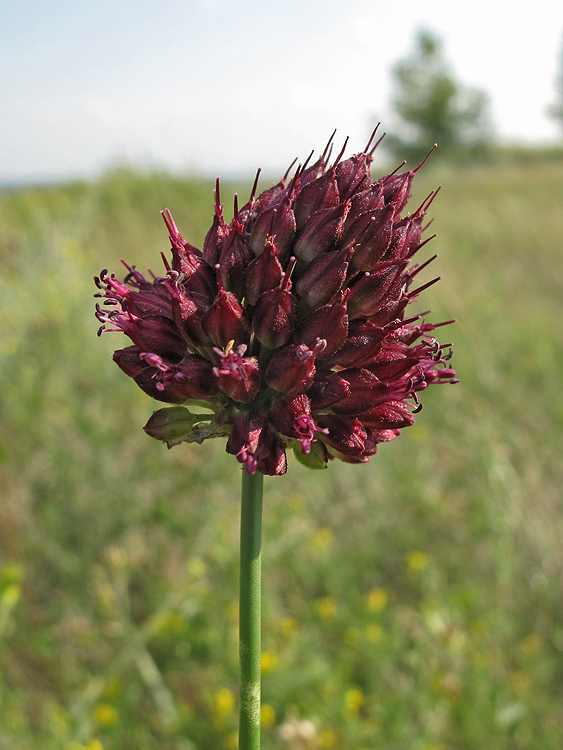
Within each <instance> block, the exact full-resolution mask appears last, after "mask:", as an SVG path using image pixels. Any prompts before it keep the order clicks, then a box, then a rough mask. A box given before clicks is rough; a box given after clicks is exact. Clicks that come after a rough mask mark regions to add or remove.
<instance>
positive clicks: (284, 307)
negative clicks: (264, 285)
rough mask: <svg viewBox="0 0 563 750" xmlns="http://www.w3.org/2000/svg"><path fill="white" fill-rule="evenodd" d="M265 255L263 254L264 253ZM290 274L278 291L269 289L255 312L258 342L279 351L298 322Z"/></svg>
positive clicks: (262, 296)
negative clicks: (289, 286) (291, 290)
mask: <svg viewBox="0 0 563 750" xmlns="http://www.w3.org/2000/svg"><path fill="white" fill-rule="evenodd" d="M262 254H263V253H262ZM289 273H290V271H288V272H286V273H285V274H284V276H283V278H282V283H281V284H280V286H279V287H277V288H276V289H269V290H268V291H267V292H264V293H263V294H261V295H260V297H259V298H258V302H257V303H256V309H255V311H254V316H253V323H254V333H255V335H256V338H257V339H258V341H259V342H260V343H261V344H263V345H264V346H265V347H267V348H268V349H277V348H278V347H280V346H284V344H287V342H288V341H289V339H290V338H291V336H292V334H293V329H294V328H295V323H296V321H297V304H298V303H297V299H296V297H295V296H294V295H293V294H292V293H291V292H290V291H289V289H288V284H290V283H291V282H290V281H289Z"/></svg>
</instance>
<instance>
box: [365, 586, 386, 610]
mask: <svg viewBox="0 0 563 750" xmlns="http://www.w3.org/2000/svg"><path fill="white" fill-rule="evenodd" d="M366 600H367V606H368V609H370V610H371V611H372V612H379V611H380V610H382V609H383V607H385V605H386V604H387V602H388V601H389V597H388V595H387V591H386V590H385V589H381V588H377V589H372V590H371V591H368V593H367V595H366Z"/></svg>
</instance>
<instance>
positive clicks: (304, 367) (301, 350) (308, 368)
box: [265, 339, 325, 393]
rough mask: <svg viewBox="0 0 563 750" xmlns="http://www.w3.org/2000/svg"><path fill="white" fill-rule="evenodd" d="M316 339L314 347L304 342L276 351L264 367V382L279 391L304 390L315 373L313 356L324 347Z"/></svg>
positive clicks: (320, 341) (293, 391) (295, 391)
mask: <svg viewBox="0 0 563 750" xmlns="http://www.w3.org/2000/svg"><path fill="white" fill-rule="evenodd" d="M324 344H325V342H324V341H323V340H320V339H318V340H317V343H316V345H315V348H314V349H309V347H308V346H305V345H304V344H297V345H295V344H294V345H292V346H286V347H284V348H283V349H280V350H279V351H276V352H275V354H274V356H273V357H272V359H271V360H270V362H269V364H268V367H267V369H266V376H265V379H266V383H267V384H268V385H269V386H270V387H271V388H274V390H276V391H279V392H280V393H297V392H300V391H301V392H305V391H306V390H307V388H308V387H309V386H310V385H311V383H312V382H313V377H314V375H315V357H316V355H317V354H318V353H319V352H320V351H322V349H323V348H324Z"/></svg>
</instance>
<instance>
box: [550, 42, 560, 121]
mask: <svg viewBox="0 0 563 750" xmlns="http://www.w3.org/2000/svg"><path fill="white" fill-rule="evenodd" d="M555 89H556V94H555V97H556V98H555V101H554V103H553V104H552V105H551V107H550V108H549V110H548V112H549V114H550V116H551V117H553V119H554V120H557V122H558V124H559V127H560V128H561V130H562V132H563V44H562V45H561V52H560V57H559V71H558V73H557V78H556V81H555Z"/></svg>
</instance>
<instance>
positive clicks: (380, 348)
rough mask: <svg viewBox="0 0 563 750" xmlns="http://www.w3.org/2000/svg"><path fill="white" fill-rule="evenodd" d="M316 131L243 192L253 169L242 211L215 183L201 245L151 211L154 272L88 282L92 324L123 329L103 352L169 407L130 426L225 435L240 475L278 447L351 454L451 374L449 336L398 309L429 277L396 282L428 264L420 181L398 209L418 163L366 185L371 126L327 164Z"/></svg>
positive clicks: (309, 454)
mask: <svg viewBox="0 0 563 750" xmlns="http://www.w3.org/2000/svg"><path fill="white" fill-rule="evenodd" d="M331 141H332V138H331ZM331 141H329V145H327V147H326V149H325V151H324V153H323V154H322V156H321V157H320V158H319V159H318V161H317V162H316V163H315V164H313V165H312V166H308V161H309V160H307V162H306V163H305V164H304V165H303V166H300V167H298V168H297V169H296V171H295V173H294V174H293V176H292V177H291V179H289V178H288V175H287V174H286V176H285V177H284V178H283V179H282V180H281V181H280V182H279V183H278V184H277V185H274V187H272V188H270V189H268V190H266V191H265V192H263V193H262V194H261V195H259V196H258V197H255V194H256V185H257V181H258V176H257V179H256V182H255V184H254V188H253V190H252V195H251V198H250V200H249V202H248V203H247V204H246V205H245V206H244V207H243V208H240V209H239V208H238V206H237V200H236V196H235V210H234V218H233V220H232V221H231V223H230V224H227V223H226V222H225V220H224V218H223V207H222V206H221V203H220V197H219V181H217V188H216V191H215V216H214V219H213V223H212V226H211V229H210V230H209V232H208V234H207V237H206V238H205V242H204V245H203V250H198V249H197V248H195V247H193V246H192V245H190V244H189V243H188V242H186V241H185V240H184V239H183V238H182V237H181V235H180V233H179V232H178V230H177V228H176V225H175V223H174V221H173V219H172V216H171V214H170V211H169V210H168V209H166V210H165V211H163V212H162V215H163V217H164V221H165V222H166V226H167V228H168V232H169V235H170V241H171V244H172V259H171V263H169V262H168V261H167V260H164V263H165V267H166V272H165V274H164V275H162V276H159V277H154V276H153V277H152V278H151V279H150V280H149V279H147V278H146V277H145V276H143V275H142V274H141V273H139V272H138V271H137V270H136V269H135V267H134V266H132V267H130V266H128V265H126V268H127V275H126V276H125V278H124V280H123V281H119V280H118V279H117V278H116V277H115V276H114V275H113V274H112V275H109V274H108V272H107V271H102V273H101V274H100V276H99V278H96V284H97V286H98V288H99V290H100V291H99V292H98V294H97V295H96V296H97V297H100V298H102V300H103V306H100V305H97V312H96V315H97V317H98V319H99V320H100V321H101V323H102V326H101V328H100V333H101V332H102V331H104V330H117V331H122V332H124V333H126V334H127V336H129V338H130V339H131V341H132V345H131V346H128V347H126V348H125V349H120V350H118V351H116V352H115V354H114V360H115V362H116V363H117V364H118V365H119V367H120V368H121V369H122V370H123V371H124V372H125V373H126V374H127V375H129V376H130V377H132V378H133V379H134V380H135V381H136V383H137V385H138V386H139V387H140V388H141V389H142V390H143V391H145V393H147V394H148V395H149V396H152V397H153V398H155V399H157V400H158V401H163V402H165V403H169V404H176V406H173V407H168V408H165V409H160V410H159V411H157V412H155V413H154V414H153V416H152V417H151V419H150V420H149V422H148V423H147V425H146V426H145V430H146V432H147V433H148V434H149V435H151V436H153V437H155V438H157V439H159V440H162V441H165V442H166V443H167V444H168V446H169V447H170V446H172V445H176V444H178V443H181V442H184V441H185V442H188V443H189V442H198V443H200V442H202V441H203V440H205V439H206V438H210V437H217V436H225V437H227V438H228V440H227V451H228V452H229V453H232V454H233V455H235V456H236V458H237V459H238V460H239V461H240V462H241V463H242V464H244V466H245V468H246V470H247V472H249V473H250V474H254V473H255V472H257V471H258V472H262V473H263V474H283V473H285V471H286V469H287V460H286V448H288V447H290V448H292V449H293V451H294V452H295V455H296V456H297V458H298V459H299V460H300V461H301V462H302V463H304V464H305V465H307V466H309V467H311V468H324V467H326V465H327V462H328V460H329V459H332V458H339V459H341V460H342V461H347V462H351V463H363V462H365V461H369V458H370V457H371V456H372V455H374V454H375V453H376V451H377V446H378V444H379V443H381V442H385V441H389V440H393V439H394V438H395V437H397V436H398V435H399V434H400V429H401V428H403V427H408V426H409V425H411V424H413V422H414V416H413V415H414V414H415V413H416V412H417V411H419V410H420V408H421V404H420V401H419V396H418V394H419V393H420V391H423V390H424V389H425V388H426V387H427V386H428V385H430V384H433V383H444V382H450V383H452V382H456V381H455V372H454V371H453V370H452V369H450V367H449V366H448V364H447V360H448V359H449V358H450V356H451V345H450V344H446V345H441V344H439V343H438V342H437V341H436V339H435V338H434V337H433V336H432V331H433V330H434V329H435V328H437V327H438V326H440V325H445V324H444V323H438V324H432V323H427V322H425V321H424V320H423V319H421V317H420V316H416V315H413V316H410V317H409V316H408V315H407V308H408V306H409V305H410V304H411V303H412V302H413V301H414V300H415V299H416V298H417V296H418V294H419V293H420V292H421V291H422V289H424V288H426V287H427V286H429V285H430V284H432V283H434V281H437V279H434V280H433V281H430V282H429V283H427V284H424V285H422V286H419V287H418V288H415V289H411V287H412V286H413V282H414V281H415V279H416V276H417V274H418V273H419V271H420V270H421V269H422V268H423V267H424V266H426V265H427V263H428V262H430V261H427V263H424V264H423V265H418V264H413V263H412V258H413V256H414V255H415V253H416V252H417V251H418V250H420V248H421V247H423V246H424V245H425V244H426V242H427V240H426V241H422V239H421V236H422V232H423V230H424V227H423V223H424V217H425V214H426V212H427V210H428V207H429V206H430V204H431V202H432V200H433V199H434V197H435V195H436V193H435V192H433V193H431V194H430V195H429V196H428V198H427V199H426V200H425V201H424V202H423V203H422V205H421V206H420V207H419V208H418V209H417V210H416V211H415V212H414V213H412V214H405V215H403V212H404V209H405V206H406V204H407V200H408V198H409V193H410V188H411V183H412V181H413V178H414V176H415V173H416V172H417V170H418V169H419V167H420V166H421V165H419V166H417V167H416V168H414V169H411V170H409V171H407V172H404V173H402V174H396V173H392V174H390V175H388V176H386V177H382V178H380V179H378V180H375V181H373V180H372V177H371V173H370V163H371V161H372V154H373V151H374V149H375V146H377V144H375V146H373V147H372V145H371V144H372V141H373V136H372V138H371V139H370V142H369V143H368V145H367V147H366V148H365V149H364V151H362V152H361V153H359V154H356V155H355V156H352V157H351V158H349V159H345V160H342V154H343V151H344V149H343V150H342V152H341V153H340V154H339V156H338V157H337V158H336V159H335V160H334V162H333V163H332V164H330V165H329V163H328V160H329V155H330V150H331V146H330V143H331ZM434 257H435V256H434ZM431 260H433V258H431ZM448 322H451V321H448ZM181 404H182V405H183V406H179V405H181ZM194 405H195V406H200V407H205V408H207V410H208V411H209V412H210V413H208V412H198V413H192V412H191V411H190V410H189V409H188V408H187V407H188V406H194Z"/></svg>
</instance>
